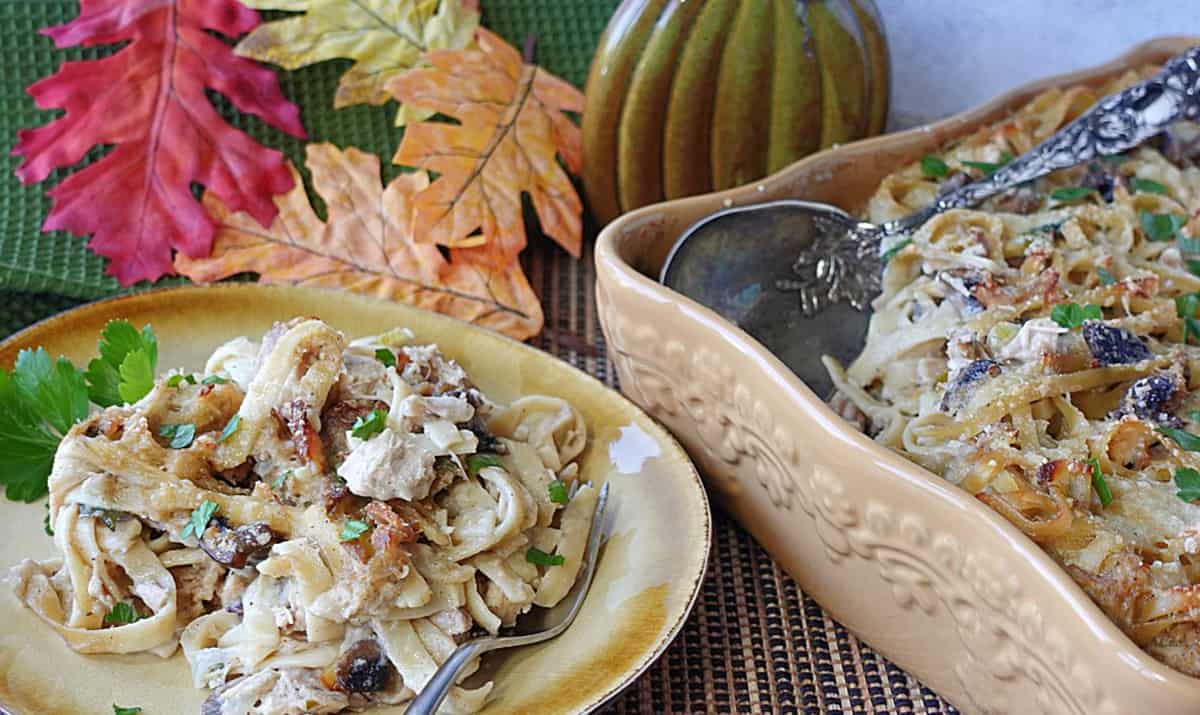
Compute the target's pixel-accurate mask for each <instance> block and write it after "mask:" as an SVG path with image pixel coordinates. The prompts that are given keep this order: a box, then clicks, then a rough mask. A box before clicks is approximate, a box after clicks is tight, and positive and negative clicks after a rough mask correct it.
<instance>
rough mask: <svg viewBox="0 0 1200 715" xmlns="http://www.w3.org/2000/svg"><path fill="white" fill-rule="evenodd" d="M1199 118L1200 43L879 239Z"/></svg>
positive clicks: (891, 226)
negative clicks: (1175, 124)
mask: <svg viewBox="0 0 1200 715" xmlns="http://www.w3.org/2000/svg"><path fill="white" fill-rule="evenodd" d="M1198 116H1200V46H1196V47H1193V48H1191V49H1189V50H1187V51H1186V52H1184V53H1183V54H1180V55H1178V56H1176V57H1174V58H1172V59H1171V60H1170V61H1169V62H1167V63H1166V64H1165V65H1163V68H1162V71H1161V72H1159V73H1158V74H1157V75H1155V76H1154V77H1153V78H1151V79H1148V80H1146V81H1144V82H1139V83H1138V84H1135V85H1133V86H1131V87H1129V88H1127V89H1125V90H1123V91H1121V92H1118V93H1116V94H1112V95H1109V96H1108V97H1105V98H1104V99H1102V100H1100V101H1099V102H1098V103H1097V104H1096V106H1094V107H1092V108H1091V109H1089V110H1088V111H1086V112H1084V113H1083V114H1081V115H1080V116H1079V117H1078V118H1077V119H1075V121H1073V122H1071V123H1070V124H1068V125H1067V126H1065V127H1063V128H1062V129H1060V130H1059V131H1058V132H1057V133H1055V134H1054V135H1053V136H1051V137H1050V138H1049V139H1047V140H1046V141H1044V142H1042V143H1041V144H1039V145H1037V146H1036V147H1034V148H1033V149H1030V150H1029V151H1028V152H1026V153H1025V154H1023V155H1022V156H1020V157H1018V158H1017V159H1014V160H1013V161H1011V162H1009V163H1008V164H1005V165H1004V166H1003V167H1001V168H1000V169H998V170H996V171H995V172H994V173H993V174H991V175H990V176H988V177H985V178H983V179H981V180H979V181H976V182H974V183H971V184H967V185H966V186H963V187H962V188H960V189H957V190H955V191H951V192H949V193H947V194H946V195H944V196H942V197H941V198H939V199H938V200H937V201H935V202H933V203H932V204H930V205H929V206H926V207H925V208H923V209H920V210H919V211H916V212H914V213H911V214H909V215H908V216H905V217H904V218H900V219H896V220H895V221H888V222H887V223H885V224H883V225H882V226H881V227H880V229H881V231H880V235H879V237H880V238H882V237H883V236H889V235H893V234H896V233H903V232H906V231H911V230H913V229H916V228H918V227H920V226H921V225H922V224H924V223H925V222H926V221H928V220H929V219H931V218H933V217H934V216H936V215H937V214H940V213H942V212H943V211H947V210H949V209H956V208H964V207H967V206H974V205H976V204H978V203H979V202H981V201H983V200H984V199H986V198H988V197H990V196H994V195H996V194H998V193H1000V192H1002V191H1005V190H1007V189H1011V188H1013V187H1014V186H1018V185H1020V184H1023V183H1025V182H1027V181H1032V180H1034V179H1036V178H1038V177H1041V176H1045V175H1046V174H1049V173H1050V172H1052V171H1057V170H1058V169H1066V168H1068V167H1072V166H1076V165H1077V164H1081V163H1083V162H1085V161H1088V160H1089V159H1094V158H1096V157H1097V156H1108V155H1111V154H1119V153H1121V152H1123V151H1127V150H1129V149H1132V148H1133V147H1135V146H1137V145H1138V144H1141V143H1142V142H1143V141H1145V140H1147V139H1149V138H1150V137H1152V136H1154V135H1156V134H1158V133H1160V132H1162V131H1163V130H1164V129H1166V128H1167V126H1168V125H1169V124H1171V123H1172V122H1176V121H1179V120H1181V119H1190V120H1195V119H1196V118H1197V117H1198Z"/></svg>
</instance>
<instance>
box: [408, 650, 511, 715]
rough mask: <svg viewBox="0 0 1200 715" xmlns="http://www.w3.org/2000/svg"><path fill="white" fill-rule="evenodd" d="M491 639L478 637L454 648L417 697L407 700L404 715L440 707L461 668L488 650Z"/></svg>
mask: <svg viewBox="0 0 1200 715" xmlns="http://www.w3.org/2000/svg"><path fill="white" fill-rule="evenodd" d="M491 640H492V639H490V638H478V639H476V640H472V641H467V642H466V643H463V644H462V645H460V646H459V647H458V648H456V649H455V650H454V652H453V653H451V654H450V657H449V658H447V659H446V662H445V663H442V666H441V667H440V668H438V669H437V672H436V673H434V674H433V677H432V678H430V679H429V682H428V683H426V684H425V687H424V688H422V689H421V692H420V693H417V697H415V698H413V700H412V701H411V702H409V704H408V709H407V710H405V711H404V715H434V713H436V712H437V709H438V708H439V707H441V705H442V701H443V700H445V699H446V695H447V694H449V692H450V688H452V687H453V686H454V684H455V683H456V682H458V676H459V675H461V674H462V672H463V669H465V668H466V667H467V664H469V663H470V662H471V661H473V660H475V658H477V657H479V656H480V655H481V654H483V653H485V652H486V651H488V650H489V648H488V645H489V644H490V643H491Z"/></svg>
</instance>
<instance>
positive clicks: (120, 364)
mask: <svg viewBox="0 0 1200 715" xmlns="http://www.w3.org/2000/svg"><path fill="white" fill-rule="evenodd" d="M98 349H99V352H100V357H98V358H95V359H93V360H92V361H91V362H89V363H88V368H87V373H86V375H85V376H86V378H87V385H88V395H89V396H90V397H91V398H92V402H95V403H96V404H97V405H100V406H101V407H111V406H112V405H120V404H123V403H128V402H137V401H138V400H140V399H142V398H143V397H145V396H146V393H147V392H149V391H150V389H151V388H153V387H154V368H155V366H156V365H157V364H158V338H156V337H155V335H154V329H153V328H151V327H150V326H149V325H147V326H144V327H143V328H142V332H140V333H139V332H138V331H137V329H136V328H134V327H133V323H130V322H129V321H128V320H114V321H111V322H109V324H108V325H106V326H104V330H103V331H102V332H101V333H100V343H99V345H98Z"/></svg>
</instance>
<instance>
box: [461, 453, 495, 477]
mask: <svg viewBox="0 0 1200 715" xmlns="http://www.w3.org/2000/svg"><path fill="white" fill-rule="evenodd" d="M499 466H501V465H500V458H499V457H497V456H496V455H494V454H468V455H467V471H468V472H469V473H470V474H471V476H472V477H473V476H475V475H476V474H479V470H481V469H483V468H484V467H499Z"/></svg>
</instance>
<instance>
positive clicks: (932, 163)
mask: <svg viewBox="0 0 1200 715" xmlns="http://www.w3.org/2000/svg"><path fill="white" fill-rule="evenodd" d="M921 173H922V174H924V175H925V177H926V178H929V179H942V178H945V177H947V176H949V175H950V167H949V166H947V165H946V162H944V161H942V160H941V159H939V158H937V157H936V156H934V155H933V154H926V155H925V156H924V157H922V158H921Z"/></svg>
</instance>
